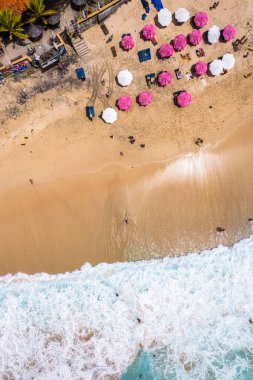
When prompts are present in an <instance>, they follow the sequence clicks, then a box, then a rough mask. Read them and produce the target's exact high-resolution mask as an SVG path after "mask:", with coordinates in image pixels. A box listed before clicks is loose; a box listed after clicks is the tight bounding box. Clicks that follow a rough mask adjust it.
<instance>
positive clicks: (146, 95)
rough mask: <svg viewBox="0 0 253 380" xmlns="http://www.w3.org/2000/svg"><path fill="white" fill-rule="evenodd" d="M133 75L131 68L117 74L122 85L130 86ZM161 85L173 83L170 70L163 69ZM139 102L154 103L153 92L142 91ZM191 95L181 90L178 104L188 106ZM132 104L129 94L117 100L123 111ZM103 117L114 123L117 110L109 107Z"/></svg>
mask: <svg viewBox="0 0 253 380" xmlns="http://www.w3.org/2000/svg"><path fill="white" fill-rule="evenodd" d="M132 80H133V75H132V73H131V72H130V71H129V70H121V71H120V72H119V73H118V75H117V82H118V84H119V85H121V86H122V87H126V86H129V85H130V84H131V83H132ZM157 81H158V83H159V85H160V86H163V87H164V86H167V85H169V84H171V81H172V75H171V73H169V72H168V71H162V72H161V73H160V74H159V75H158V78H157ZM137 99H138V103H139V104H140V105H141V106H144V107H146V106H148V105H149V104H151V103H152V94H151V93H150V92H148V91H142V92H141V93H140V94H139V95H138V97H137ZM191 100H192V99H191V95H190V94H189V93H188V92H186V91H181V92H180V93H179V94H178V95H177V104H178V105H179V106H180V107H186V106H188V105H189V104H190V103H191ZM131 106H132V100H131V98H130V97H129V96H125V95H124V96H121V97H120V98H119V99H118V100H117V107H118V108H119V109H120V110H122V111H127V110H129V108H131ZM102 119H103V120H104V121H105V122H106V123H108V124H112V123H114V122H115V121H116V120H117V112H116V111H115V109H114V108H111V107H108V108H106V109H105V110H104V111H103V113H102Z"/></svg>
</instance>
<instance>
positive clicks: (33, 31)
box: [27, 24, 42, 41]
mask: <svg viewBox="0 0 253 380" xmlns="http://www.w3.org/2000/svg"><path fill="white" fill-rule="evenodd" d="M27 34H28V36H29V37H30V38H31V39H32V40H34V41H37V40H39V39H40V38H41V37H42V27H41V26H40V25H34V24H31V25H30V26H29V29H28V31H27Z"/></svg>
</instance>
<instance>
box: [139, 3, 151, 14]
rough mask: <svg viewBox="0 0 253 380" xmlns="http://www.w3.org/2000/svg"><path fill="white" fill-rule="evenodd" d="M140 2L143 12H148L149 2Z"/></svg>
mask: <svg viewBox="0 0 253 380" xmlns="http://www.w3.org/2000/svg"><path fill="white" fill-rule="evenodd" d="M141 3H142V6H143V8H144V9H145V12H146V13H149V11H150V8H149V3H148V2H147V0H141Z"/></svg>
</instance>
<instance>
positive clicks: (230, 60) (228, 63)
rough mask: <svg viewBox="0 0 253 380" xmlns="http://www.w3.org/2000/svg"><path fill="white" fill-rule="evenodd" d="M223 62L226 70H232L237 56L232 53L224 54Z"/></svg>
mask: <svg viewBox="0 0 253 380" xmlns="http://www.w3.org/2000/svg"><path fill="white" fill-rule="evenodd" d="M222 63H223V67H224V69H225V70H230V69H232V67H234V65H235V57H234V56H233V54H230V53H227V54H224V55H223V57H222Z"/></svg>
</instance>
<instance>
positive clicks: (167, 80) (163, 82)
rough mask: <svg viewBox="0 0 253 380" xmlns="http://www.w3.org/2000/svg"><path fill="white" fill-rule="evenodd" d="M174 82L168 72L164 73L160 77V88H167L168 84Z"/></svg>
mask: <svg viewBox="0 0 253 380" xmlns="http://www.w3.org/2000/svg"><path fill="white" fill-rule="evenodd" d="M171 81H172V75H171V73H169V72H168V71H163V72H161V73H160V74H159V75H158V83H159V84H160V86H163V87H164V86H167V85H168V84H171Z"/></svg>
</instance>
